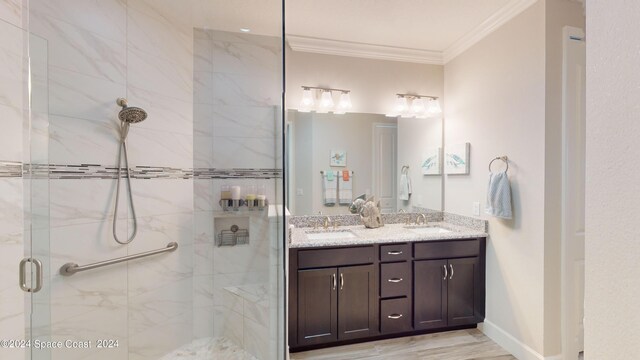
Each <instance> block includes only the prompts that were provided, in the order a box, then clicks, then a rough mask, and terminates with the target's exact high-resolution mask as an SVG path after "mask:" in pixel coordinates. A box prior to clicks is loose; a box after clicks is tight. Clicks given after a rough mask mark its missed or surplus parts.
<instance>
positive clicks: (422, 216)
mask: <svg viewBox="0 0 640 360" xmlns="http://www.w3.org/2000/svg"><path fill="white" fill-rule="evenodd" d="M420 219H422V224H426V223H427V216H426V215H425V214H420V215H418V216H417V217H416V225H420Z"/></svg>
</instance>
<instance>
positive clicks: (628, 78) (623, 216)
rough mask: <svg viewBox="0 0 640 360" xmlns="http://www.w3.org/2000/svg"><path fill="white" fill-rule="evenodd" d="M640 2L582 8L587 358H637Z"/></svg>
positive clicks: (639, 327)
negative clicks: (584, 17) (584, 12)
mask: <svg viewBox="0 0 640 360" xmlns="http://www.w3.org/2000/svg"><path fill="white" fill-rule="evenodd" d="M639 21H640V3H638V2H635V1H631V2H630V1H620V0H617V1H589V2H588V4H587V24H588V27H587V32H586V38H587V102H586V103H587V164H586V166H587V169H586V179H587V181H586V194H587V197H586V239H585V241H586V278H585V280H586V295H585V296H586V299H585V306H586V308H585V312H586V314H585V357H586V358H587V359H634V358H637V357H638V354H639V353H640V318H639V316H638V311H637V310H636V309H637V307H638V299H639V298H640V266H638V254H640V242H639V241H638V236H637V233H636V231H635V228H636V226H637V224H638V223H639V222H640V216H639V214H640V212H638V209H640V193H639V192H638V191H637V188H638V184H639V183H640V176H639V175H640V173H639V172H638V170H637V169H638V166H640V158H639V157H638V155H637V154H638V153H640V142H638V134H640V128H638V124H639V123H638V118H640V108H639V107H638V98H640V86H639V85H640V73H639V72H638V63H640V40H639V39H638V37H637V29H638V22H639Z"/></svg>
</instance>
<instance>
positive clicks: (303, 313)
mask: <svg viewBox="0 0 640 360" xmlns="http://www.w3.org/2000/svg"><path fill="white" fill-rule="evenodd" d="M337 288H338V279H337V269H336V268H330V269H317V270H300V271H298V345H315V344H322V343H327V342H332V341H336V340H338V322H337V320H338V291H337Z"/></svg>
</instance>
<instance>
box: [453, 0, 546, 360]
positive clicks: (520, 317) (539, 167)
mask: <svg viewBox="0 0 640 360" xmlns="http://www.w3.org/2000/svg"><path fill="white" fill-rule="evenodd" d="M544 35H545V7H544V2H542V1H540V2H537V3H536V4H534V5H533V6H532V7H530V8H529V9H527V10H525V11H524V12H523V13H521V14H520V15H518V16H517V17H515V18H514V19H512V20H511V21H509V22H508V23H506V24H505V25H503V26H502V27H501V28H499V29H497V30H496V31H495V32H493V33H492V34H490V35H489V36H487V37H486V38H484V39H483V40H481V41H480V42H479V43H477V44H476V45H474V46H473V47H471V48H470V49H469V50H467V51H466V52H465V53H463V54H462V55H460V56H458V57H457V58H455V59H454V60H452V61H451V62H449V63H448V64H447V65H445V116H444V118H445V144H452V143H462V142H470V143H471V159H470V174H469V175H468V176H455V177H454V176H449V177H447V178H446V180H445V189H446V197H445V206H444V208H445V210H446V211H447V212H452V213H458V214H463V215H469V216H470V215H472V212H471V211H472V202H473V201H479V202H480V203H481V208H482V209H484V205H485V197H486V190H487V189H486V186H487V174H488V173H487V171H488V170H487V165H488V163H489V161H490V160H491V159H492V158H493V157H495V156H500V155H507V156H509V160H510V163H509V175H510V180H511V186H512V198H513V213H514V219H513V220H509V221H504V220H497V219H496V218H491V217H488V216H484V215H483V216H482V218H485V219H487V220H489V232H490V238H489V240H488V243H487V292H486V293H487V299H486V300H487V305H486V306H487V307H486V321H485V324H484V331H485V332H486V333H487V334H488V335H489V336H490V337H492V338H494V339H496V340H498V341H499V342H500V343H501V345H503V346H506V347H507V350H510V351H512V352H514V353H515V351H518V352H520V354H518V353H516V355H517V356H520V358H529V357H530V356H534V357H535V356H536V355H537V354H542V353H543V350H544V344H543V320H544V299H543V296H544V210H545V209H544V181H545V157H544V156H545V36H544ZM494 165H496V166H495V168H496V169H497V168H498V166H497V165H498V164H495V163H494ZM510 337H511V338H510ZM522 345H526V346H528V347H529V348H530V350H532V351H529V352H528V353H527V351H526V349H525V348H524V347H523V346H522ZM522 351H524V353H523V352H522ZM525 356H527V357H525Z"/></svg>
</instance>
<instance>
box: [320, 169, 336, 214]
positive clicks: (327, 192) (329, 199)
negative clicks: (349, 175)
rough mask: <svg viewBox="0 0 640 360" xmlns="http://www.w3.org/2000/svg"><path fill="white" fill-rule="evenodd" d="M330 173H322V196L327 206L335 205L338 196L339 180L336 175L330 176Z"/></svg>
mask: <svg viewBox="0 0 640 360" xmlns="http://www.w3.org/2000/svg"><path fill="white" fill-rule="evenodd" d="M328 173H329V172H328V171H327V173H325V174H323V175H322V197H323V202H324V205H325V206H334V205H335V204H336V198H337V197H338V180H336V177H335V176H333V177H328V176H327V174H328ZM334 174H335V173H334ZM329 179H331V180H329Z"/></svg>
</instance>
